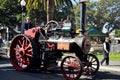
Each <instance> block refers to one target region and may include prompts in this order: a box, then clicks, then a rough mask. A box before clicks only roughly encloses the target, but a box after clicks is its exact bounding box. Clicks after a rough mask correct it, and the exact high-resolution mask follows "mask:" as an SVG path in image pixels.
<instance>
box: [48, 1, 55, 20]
mask: <svg viewBox="0 0 120 80" xmlns="http://www.w3.org/2000/svg"><path fill="white" fill-rule="evenodd" d="M53 7H54V5H53V0H47V22H48V21H50V20H52V19H53V9H54V8H53Z"/></svg>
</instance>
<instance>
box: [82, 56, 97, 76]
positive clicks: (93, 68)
mask: <svg viewBox="0 0 120 80" xmlns="http://www.w3.org/2000/svg"><path fill="white" fill-rule="evenodd" d="M87 60H88V62H87V65H86V66H84V70H83V74H85V75H94V74H95V73H96V72H97V71H98V69H99V60H98V59H97V57H96V56H95V55H92V54H88V55H87Z"/></svg>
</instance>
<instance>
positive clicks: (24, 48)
mask: <svg viewBox="0 0 120 80" xmlns="http://www.w3.org/2000/svg"><path fill="white" fill-rule="evenodd" d="M35 48H36V47H35V45H34V43H33V41H31V40H30V39H29V38H28V37H27V36H25V35H17V36H16V37H15V38H14V39H13V40H12V43H11V46H10V61H11V63H12V65H13V67H14V68H15V69H16V70H19V71H24V70H28V69H30V67H31V66H33V65H34V66H35V65H36V64H34V62H35V59H34V58H37V57H35V55H36V53H35ZM36 52H37V51H36ZM33 53H34V54H33Z"/></svg>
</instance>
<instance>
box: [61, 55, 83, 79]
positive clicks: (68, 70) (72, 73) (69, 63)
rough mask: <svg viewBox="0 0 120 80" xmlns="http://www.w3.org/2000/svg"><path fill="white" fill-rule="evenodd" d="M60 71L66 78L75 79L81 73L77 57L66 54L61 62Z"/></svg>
mask: <svg viewBox="0 0 120 80" xmlns="http://www.w3.org/2000/svg"><path fill="white" fill-rule="evenodd" d="M61 71H62V73H63V75H64V77H65V78H66V79H68V80H77V79H79V77H80V76H81V74H82V65H81V62H80V61H79V59H78V58H77V57H73V56H67V57H65V58H64V59H63V61H62V63H61Z"/></svg>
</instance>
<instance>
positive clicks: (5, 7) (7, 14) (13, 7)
mask: <svg viewBox="0 0 120 80" xmlns="http://www.w3.org/2000/svg"><path fill="white" fill-rule="evenodd" d="M0 11H1V13H0V17H1V18H0V23H1V24H2V25H6V26H15V25H16V24H18V23H19V20H17V17H16V16H17V15H19V14H20V12H21V11H20V7H19V5H18V2H17V1H16V0H3V1H2V0H1V1H0Z"/></svg>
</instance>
